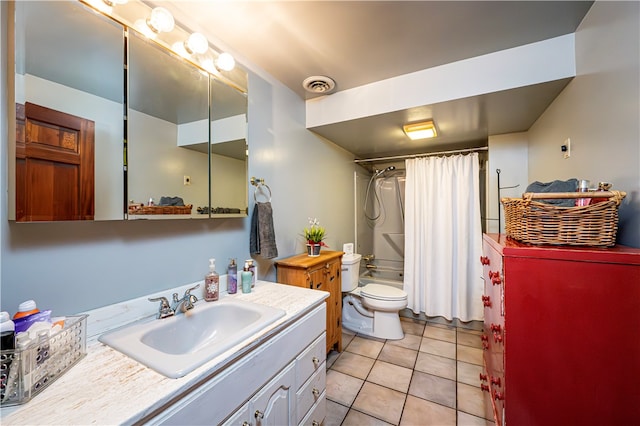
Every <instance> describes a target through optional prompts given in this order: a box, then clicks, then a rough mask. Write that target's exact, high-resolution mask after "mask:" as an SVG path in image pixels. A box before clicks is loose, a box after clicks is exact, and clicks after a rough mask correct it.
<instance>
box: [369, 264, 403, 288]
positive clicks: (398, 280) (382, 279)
mask: <svg viewBox="0 0 640 426" xmlns="http://www.w3.org/2000/svg"><path fill="white" fill-rule="evenodd" d="M403 276H404V271H403V270H401V269H396V268H377V269H367V270H366V271H364V272H363V273H361V274H360V276H359V277H358V285H360V286H365V285H367V284H383V285H388V286H391V287H396V288H399V289H400V290H403V289H404V288H403V287H404V279H403Z"/></svg>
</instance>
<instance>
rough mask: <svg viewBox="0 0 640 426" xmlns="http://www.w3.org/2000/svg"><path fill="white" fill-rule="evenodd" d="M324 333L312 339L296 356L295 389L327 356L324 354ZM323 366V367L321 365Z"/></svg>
mask: <svg viewBox="0 0 640 426" xmlns="http://www.w3.org/2000/svg"><path fill="white" fill-rule="evenodd" d="M326 339H327V337H326V333H322V334H321V335H320V337H318V338H317V339H316V340H314V342H313V343H311V345H309V347H308V348H307V349H306V350H304V352H302V353H301V354H300V355H298V357H297V358H296V390H297V389H300V387H301V386H302V385H303V384H304V382H306V381H307V380H308V379H309V377H311V375H312V374H313V373H315V372H316V371H317V370H318V369H320V367H321V366H324V361H325V360H326V358H327V354H326V352H325V351H326V346H327V344H326ZM322 368H324V367H322Z"/></svg>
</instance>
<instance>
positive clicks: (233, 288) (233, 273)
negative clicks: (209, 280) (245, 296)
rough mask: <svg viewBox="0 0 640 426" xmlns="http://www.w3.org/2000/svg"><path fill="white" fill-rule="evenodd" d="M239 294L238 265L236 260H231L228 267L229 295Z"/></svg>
mask: <svg viewBox="0 0 640 426" xmlns="http://www.w3.org/2000/svg"><path fill="white" fill-rule="evenodd" d="M237 292H238V265H236V260H235V259H231V262H229V266H228V267H227V293H229V294H236V293H237Z"/></svg>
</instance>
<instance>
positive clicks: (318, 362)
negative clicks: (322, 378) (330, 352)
mask: <svg viewBox="0 0 640 426" xmlns="http://www.w3.org/2000/svg"><path fill="white" fill-rule="evenodd" d="M311 361H312V362H313V365H315V366H316V367H317V366H318V364H320V360H319V359H318V358H317V357H315V356H314V357H313V358H311Z"/></svg>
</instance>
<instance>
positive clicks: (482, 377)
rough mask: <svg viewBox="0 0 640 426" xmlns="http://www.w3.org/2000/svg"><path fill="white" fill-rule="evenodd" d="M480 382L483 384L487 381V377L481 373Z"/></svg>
mask: <svg viewBox="0 0 640 426" xmlns="http://www.w3.org/2000/svg"><path fill="white" fill-rule="evenodd" d="M480 380H481V381H483V382H486V381H487V375H486V374H482V373H480Z"/></svg>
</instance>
